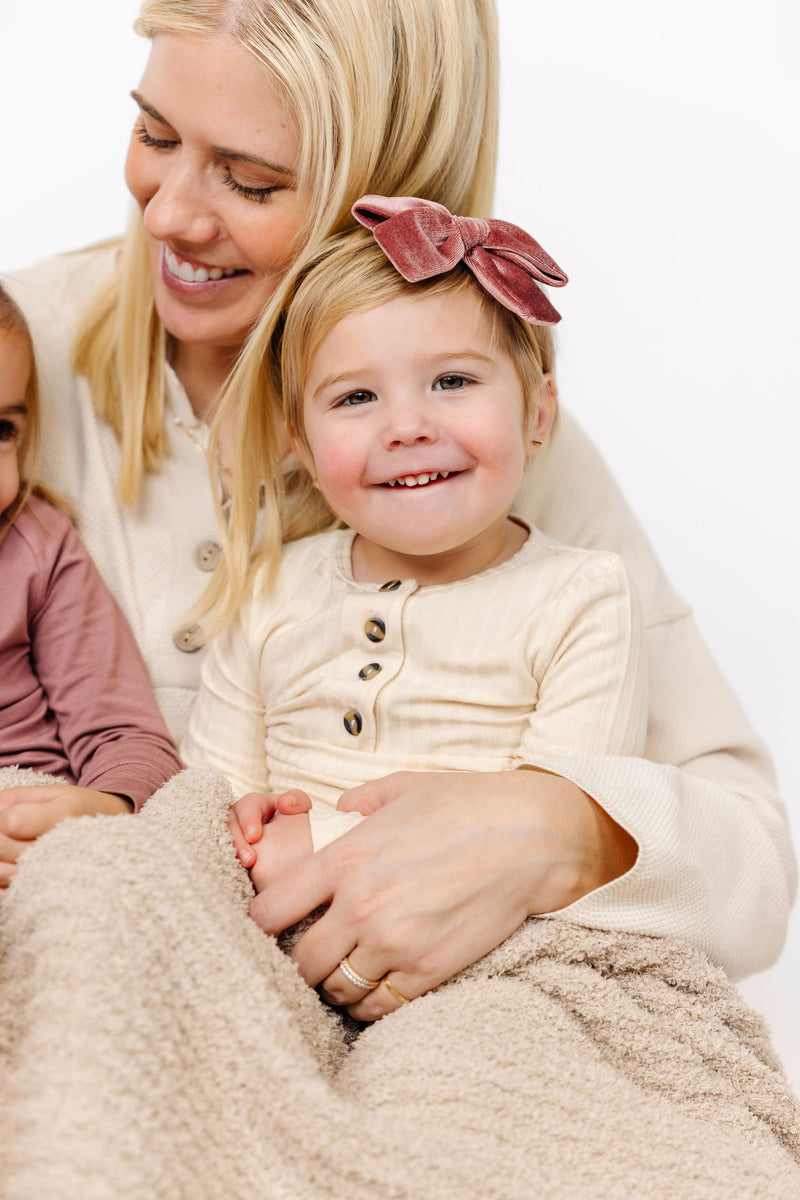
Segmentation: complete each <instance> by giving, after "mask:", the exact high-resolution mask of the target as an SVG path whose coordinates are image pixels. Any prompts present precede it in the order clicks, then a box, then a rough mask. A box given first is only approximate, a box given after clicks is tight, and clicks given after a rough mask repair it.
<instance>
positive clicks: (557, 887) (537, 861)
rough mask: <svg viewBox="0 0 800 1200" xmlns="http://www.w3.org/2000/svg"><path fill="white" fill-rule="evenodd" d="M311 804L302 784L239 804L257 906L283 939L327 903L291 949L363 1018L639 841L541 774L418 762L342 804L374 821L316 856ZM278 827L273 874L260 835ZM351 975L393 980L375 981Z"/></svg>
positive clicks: (303, 967) (587, 879)
mask: <svg viewBox="0 0 800 1200" xmlns="http://www.w3.org/2000/svg"><path fill="white" fill-rule="evenodd" d="M309 807H310V803H309V801H308V797H307V796H305V794H304V793H302V792H299V791H292V792H287V793H285V794H283V795H281V796H277V795H273V796H261V795H259V794H257V793H250V794H249V795H247V796H244V797H242V799H241V800H239V801H238V802H237V804H236V805H235V806H234V808H233V809H232V810H231V818H230V830H231V834H232V837H233V841H234V845H235V848H236V850H237V853H238V854H239V857H240V860H241V861H242V862H243V864H244V865H245V866H247V867H249V868H252V869H254V870H255V876H254V885H255V887H256V891H257V895H256V897H255V899H254V900H253V901H252V902H251V905H250V915H251V916H252V917H253V919H254V920H255V921H256V923H257V924H258V925H259V926H260V928H261V929H263V930H264V931H265V932H266V933H269V934H273V935H276V936H277V935H278V934H279V933H280V932H282V930H284V929H286V928H288V927H289V926H291V925H293V924H295V923H296V922H297V921H300V920H301V919H302V918H303V917H306V916H307V915H308V914H309V913H311V912H313V911H314V910H315V909H317V908H319V907H320V906H323V905H328V907H327V909H326V911H325V912H324V913H323V915H322V916H321V917H320V918H319V920H317V921H316V922H315V924H314V925H312V926H311V928H309V929H308V930H307V931H306V932H305V933H304V934H303V935H302V937H301V938H300V940H299V941H298V942H297V943H296V945H295V946H294V948H293V950H292V951H291V957H292V958H293V959H294V961H295V962H296V964H297V967H298V969H299V971H300V974H301V975H302V976H303V978H304V979H305V980H306V982H307V983H308V984H309V985H310V986H311V987H317V988H319V990H320V992H321V994H322V995H323V997H324V998H325V999H326V1000H328V1001H329V1003H331V1004H334V1005H338V1006H342V1007H345V1008H347V1010H348V1011H349V1012H350V1013H351V1014H352V1016H354V1017H356V1018H358V1019H359V1020H363V1021H373V1020H376V1019H377V1018H379V1017H382V1016H384V1015H385V1014H386V1013H388V1012H391V1011H393V1010H394V1009H396V1008H398V1007H400V1006H401V1005H402V1003H403V1000H402V998H407V999H409V1000H413V999H414V998H416V997H418V996H421V995H422V994H423V993H425V992H427V991H430V989H431V988H434V987H436V986H437V985H438V984H440V983H443V982H444V981H445V980H447V979H450V978H451V977H452V976H453V975H455V974H456V973H457V972H458V971H460V970H462V969H463V968H464V967H466V966H468V965H469V964H470V963H472V962H475V961H477V959H479V958H481V957H482V956H483V955H484V954H486V953H488V952H489V951H490V950H493V949H494V948H495V947H496V946H498V945H499V944H500V943H501V942H502V941H504V940H505V938H507V937H508V936H509V935H510V934H511V933H513V932H514V930H515V929H517V928H518V927H519V926H520V925H521V924H522V922H523V921H524V920H525V919H526V917H528V916H530V915H532V914H541V913H550V912H554V911H556V910H558V909H561V908H564V907H565V906H566V905H568V904H570V903H572V902H573V901H574V900H577V899H578V898H579V897H580V896H583V895H585V894H586V893H587V892H589V891H591V890H593V889H594V888H596V887H600V886H602V885H603V884H604V883H607V882H609V881H610V880H611V879H614V878H616V877H617V876H618V875H621V874H623V873H624V872H625V871H627V870H628V869H629V868H630V867H631V866H632V865H633V862H634V861H635V857H636V843H635V842H634V841H633V839H632V838H631V837H630V836H629V835H628V834H627V833H625V831H624V830H622V829H621V828H620V826H618V825H617V824H616V823H615V822H614V821H613V820H612V819H611V818H610V817H609V816H608V814H607V813H605V812H604V810H603V809H601V808H600V807H599V805H597V804H596V803H595V802H594V801H593V800H592V799H591V798H590V797H588V796H587V795H586V794H585V793H584V792H582V791H581V790H580V789H579V788H578V787H577V786H576V785H575V784H572V783H570V782H569V781H568V780H565V779H562V778H560V777H559V776H556V775H550V774H548V773H545V772H541V771H535V770H518V771H505V772H493V773H483V774H480V773H476V774H472V773H457V772H441V773H439V772H414V771H406V772H399V773H396V774H394V775H389V776H386V777H385V778H383V779H379V780H375V781H373V782H370V783H366V784H362V785H361V786H360V787H356V788H353V789H351V790H350V791H349V792H346V793H344V795H343V796H342V798H341V800H340V802H339V805H338V807H339V809H340V810H342V811H345V812H361V813H365V814H369V815H368V817H367V819H366V820H364V821H362V822H361V823H360V824H359V825H358V826H357V827H356V828H355V829H352V830H350V831H349V832H347V833H345V834H344V835H343V836H342V837H340V838H339V839H338V840H337V841H335V842H332V843H331V844H330V845H328V846H326V847H325V848H324V849H322V850H320V851H318V852H317V853H316V854H314V853H312V847H311V833H310V827H309V822H308V819H307V817H306V818H305V819H303V816H304V814H305V813H307V812H308V809H309ZM270 826H274V828H270V829H269V833H270V837H271V836H272V835H273V834H274V835H275V837H276V840H275V842H274V845H273V847H272V849H270V850H269V852H268V854H267V855H266V856H265V857H264V859H263V863H264V866H265V870H264V873H263V875H262V873H261V871H260V867H261V865H262V863H261V861H260V860H261V848H260V847H257V843H259V842H260V841H261V839H262V836H263V832H264V829H265V827H270ZM264 876H267V877H266V878H265V877H264ZM343 959H347V965H348V966H349V968H350V969H351V978H347V977H346V976H345V974H344V972H343V971H342V970H341V969H340V966H339V964H340V963H341V962H342V960H343ZM352 974H355V975H356V976H362V977H363V978H364V980H365V981H369V982H373V983H377V981H379V980H380V981H385V980H388V983H389V985H390V986H388V987H387V986H380V985H379V986H375V987H373V988H371V989H369V990H365V988H363V987H359V986H357V984H356V983H354V982H353V981H352Z"/></svg>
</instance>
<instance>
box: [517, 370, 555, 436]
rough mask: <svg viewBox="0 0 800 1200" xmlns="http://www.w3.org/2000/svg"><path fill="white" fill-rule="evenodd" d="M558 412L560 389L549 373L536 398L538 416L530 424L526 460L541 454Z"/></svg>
mask: <svg viewBox="0 0 800 1200" xmlns="http://www.w3.org/2000/svg"><path fill="white" fill-rule="evenodd" d="M557 410H558V388H557V387H556V380H555V376H554V375H553V374H552V373H551V372H549V371H548V373H547V374H546V375H545V376H544V379H543V380H542V386H541V387H540V388H539V395H538V396H537V397H536V415H535V417H533V418H532V419H531V420H530V421H529V423H528V428H527V431H526V433H527V438H526V446H525V457H526V458H534V457H535V456H536V455H537V454H538V453H539V449H540V447H541V445H542V443H543V442H545V441H547V436H548V434H549V433H550V430H551V429H552V427H553V421H554V420H555V419H556V412H557Z"/></svg>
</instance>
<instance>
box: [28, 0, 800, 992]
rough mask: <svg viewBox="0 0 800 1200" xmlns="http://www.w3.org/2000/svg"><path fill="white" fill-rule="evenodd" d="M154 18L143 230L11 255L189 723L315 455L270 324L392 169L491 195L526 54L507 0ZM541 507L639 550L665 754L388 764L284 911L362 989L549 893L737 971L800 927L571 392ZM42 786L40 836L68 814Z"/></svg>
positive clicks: (339, 987)
mask: <svg viewBox="0 0 800 1200" xmlns="http://www.w3.org/2000/svg"><path fill="white" fill-rule="evenodd" d="M137 27H138V29H139V32H141V33H142V34H144V35H145V36H147V37H149V38H151V39H152V50H151V54H150V58H149V61H148V64H147V66H146V69H145V71H144V75H143V77H142V79H141V81H140V82H139V84H138V86H137V87H136V89H135V93H134V99H135V102H136V105H137V114H138V115H137V117H136V122H135V127H134V130H133V134H132V137H131V148H130V152H129V156H128V163H127V180H128V184H129V187H130V189H131V192H132V194H133V196H134V198H135V200H136V202H137V205H138V209H139V212H138V214H137V216H136V217H135V219H134V221H133V224H132V226H131V229H130V230H129V232H128V234H127V236H126V238H125V239H124V241H123V242H121V243H120V244H118V245H117V244H115V245H113V246H105V247H100V248H97V249H95V250H92V251H89V252H84V253H81V254H78V255H72V256H67V257H64V258H60V259H58V260H55V261H54V262H51V263H48V264H45V265H44V266H42V267H40V268H35V269H34V270H32V271H30V272H27V273H22V274H20V275H19V276H18V277H16V278H14V279H11V280H9V281H8V282H9V287H10V289H11V290H12V291H13V293H14V294H15V296H16V298H17V301H18V303H19V304H20V306H21V307H22V308H23V310H24V311H25V312H26V315H27V317H28V320H29V322H30V325H31V328H32V332H33V337H34V342H35V344H36V347H37V356H38V368H39V373H40V379H41V385H42V395H43V404H44V409H45V414H46V420H45V447H44V479H45V482H47V483H49V484H50V485H52V486H54V487H55V488H56V489H57V490H59V491H60V492H62V493H64V494H65V495H66V496H67V497H68V498H69V500H70V501H71V502H72V503H73V505H74V507H75V510H76V513H77V516H78V520H79V527H80V531H81V533H82V534H83V537H84V539H85V540H86V542H87V544H88V546H89V548H90V550H91V552H92V554H93V555H94V557H95V559H96V561H97V563H98V565H99V567H100V570H101V572H102V574H103V575H104V577H105V579H106V581H107V582H108V584H109V586H110V587H111V589H112V591H113V592H114V593H115V594H116V596H117V598H118V600H119V601H120V603H121V605H122V607H123V610H124V611H125V613H126V615H127V616H128V619H129V621H130V623H131V625H132V627H133V630H134V633H135V635H136V637H137V640H138V642H139V645H140V647H141V649H142V652H143V655H144V658H145V661H146V663H147V665H148V667H149V670H150V674H151V677H152V680H153V683H154V687H155V690H156V693H157V696H158V698H159V702H160V704H161V707H162V711H163V712H164V714H165V716H166V718H167V721H168V724H169V725H170V728H171V731H172V732H173V734H174V735H175V736H177V737H180V735H181V733H182V732H183V728H184V726H185V723H186V720H187V717H188V712H189V709H190V707H191V703H192V700H193V697H194V694H195V690H196V687H197V682H198V676H199V665H200V659H201V658H202V654H203V651H202V650H201V649H198V647H199V646H200V645H201V642H202V638H203V631H202V628H201V627H200V623H199V619H198V614H201V615H202V614H206V613H210V612H211V611H212V608H213V612H214V615H215V618H216V624H217V625H220V624H223V623H224V622H225V620H227V619H228V618H229V617H230V616H231V614H232V613H233V612H234V611H235V609H236V607H237V605H238V603H239V600H240V598H241V596H242V595H243V594H244V590H245V587H246V585H247V582H248V576H249V573H250V571H251V570H252V569H255V568H257V567H258V565H259V562H260V561H261V560H262V559H263V557H264V555H265V554H267V553H268V552H270V539H272V542H273V543H274V539H275V538H276V537H277V530H276V529H275V528H274V527H270V524H269V522H265V523H264V527H263V528H262V527H261V526H260V524H259V512H260V503H259V500H260V497H261V496H262V495H264V494H265V492H269V491H270V489H272V488H275V487H277V488H278V493H279V496H280V480H281V473H282V471H283V470H284V455H285V451H286V443H285V439H284V436H283V432H282V430H281V428H280V426H279V424H278V422H277V418H276V416H275V414H276V413H277V411H278V409H277V405H276V404H275V403H274V400H275V397H274V384H273V381H272V380H271V378H270V369H271V365H272V364H271V360H270V356H269V346H270V343H271V338H272V335H273V330H274V326H275V322H276V320H277V314H278V313H279V310H280V307H281V304H282V302H283V299H284V296H285V294H286V292H287V289H288V287H289V286H290V285H291V276H292V275H293V273H294V271H295V270H297V269H299V268H301V267H302V265H303V262H304V259H305V256H306V255H307V254H309V253H313V250H314V247H315V245H317V244H318V243H319V241H320V240H321V239H322V237H324V236H326V235H328V234H330V233H331V232H335V231H337V230H339V229H340V228H344V227H345V226H346V224H347V223H348V221H349V219H350V218H349V216H348V214H349V209H350V206H351V205H352V203H353V202H354V201H355V200H356V199H357V198H358V197H359V196H360V195H362V194H364V193H367V192H373V193H374V192H379V193H383V194H388V195H391V194H398V193H399V194H411V195H417V196H422V197H425V198H428V199H432V200H436V201H439V202H441V203H443V204H445V205H446V206H447V207H448V208H450V209H451V210H452V211H455V212H458V213H462V214H477V213H481V212H487V211H489V209H490V193H491V184H492V176H493V169H494V147H495V140H496V139H495V126H496V71H497V60H496V45H495V31H494V17H493V12H492V5H491V3H490V2H489V0H385V2H383V3H376V2H375V0H314V2H313V3H311V2H310V0H294V2H291V3H290V2H289V0H275V2H274V3H267V2H266V0H249V2H244V3H242V2H239V3H233V2H226V0H219V2H218V3H213V2H208V0H206V2H204V3H200V2H199V0H198V2H195V3H192V2H189V0H183V2H182V0H159V2H156V0H146V2H145V4H144V5H143V7H142V10H141V15H140V18H139V21H138V25H137ZM388 81H391V86H389V83H388ZM213 422H215V436H214V437H213V439H211V461H212V477H213V480H214V483H213V486H209V475H208V471H207V466H206V456H205V451H206V448H207V443H208V441H209V425H210V423H213ZM223 505H224V506H225V508H226V513H225V521H224V523H223V524H222V525H220V524H219V522H218V512H217V506H223ZM517 508H518V510H519V511H521V512H522V513H523V514H524V515H525V517H526V518H528V519H530V520H531V521H532V522H534V523H535V524H537V525H538V526H540V527H541V528H543V529H544V531H545V532H546V533H548V534H550V535H551V536H554V537H556V538H558V539H560V540H563V541H566V542H569V543H574V544H577V545H580V546H584V547H588V548H591V547H602V548H606V549H610V550H615V551H617V552H619V553H620V554H621V555H622V556H623V558H624V559H625V560H626V563H627V566H628V569H629V571H630V573H631V575H632V576H633V578H634V581H635V583H636V585H637V588H638V590H639V593H640V595H641V598H642V602H643V607H644V612H645V617H646V621H647V626H648V638H649V643H648V645H649V673H650V679H651V685H652V700H651V712H650V716H649V737H648V742H647V747H646V755H647V758H646V759H641V760H639V759H617V758H610V759H609V758H601V759H593V758H586V759H582V758H573V759H569V760H545V761H541V762H536V763H531V764H530V765H531V767H532V768H533V769H531V770H527V771H525V770H522V771H515V772H508V773H498V774H492V775H470V774H465V775H463V776H452V777H442V776H439V775H436V774H417V773H409V774H403V775H399V776H391V777H389V778H388V779H387V780H383V781H379V782H377V783H372V784H369V785H368V787H369V788H370V789H377V790H378V791H379V792H380V796H381V799H385V798H391V799H392V803H391V804H390V805H387V806H386V807H385V808H384V809H383V811H382V812H381V813H379V814H377V815H376V817H375V819H374V820H371V821H368V822H364V823H363V824H362V825H361V826H359V828H358V829H356V830H354V831H352V833H350V834H348V835H346V836H345V837H343V838H342V839H340V841H339V842H338V843H337V844H336V845H333V846H331V847H329V848H327V849H326V850H324V851H322V852H320V853H319V854H318V855H316V856H315V857H314V859H313V860H312V861H311V863H310V865H309V866H308V867H305V868H303V869H302V870H300V871H298V872H297V873H296V874H294V875H291V876H285V877H284V878H282V879H281V881H280V888H274V889H270V888H268V889H266V890H265V891H264V892H263V893H262V894H261V896H260V897H259V901H258V904H257V906H256V908H255V910H254V915H255V916H256V919H257V920H258V921H259V923H260V924H261V925H262V927H263V928H264V929H266V930H267V931H269V932H277V931H278V930H279V929H281V928H283V927H285V926H287V925H288V924H290V923H291V922H293V921H295V920H296V919H298V918H299V917H301V916H303V915H304V914H306V913H308V912H309V911H310V910H311V909H313V908H314V907H316V906H317V905H318V904H319V903H322V902H324V901H326V900H329V901H332V903H331V905H330V908H329V910H328V912H327V913H326V915H325V917H324V918H323V919H322V920H321V921H319V922H318V924H317V925H316V927H315V928H314V929H313V930H311V931H310V932H309V933H307V934H306V936H305V937H304V938H303V939H302V941H301V942H300V943H299V945H298V946H297V947H296V949H295V952H294V954H295V958H296V961H297V963H298V965H299V967H300V970H301V972H302V973H303V975H304V976H305V978H306V979H307V980H308V982H309V983H311V984H319V983H321V984H323V986H324V988H325V990H326V992H327V994H328V995H329V996H331V997H332V998H335V999H336V1000H337V1001H338V1002H339V1003H341V1004H345V1005H352V1006H356V1005H357V1004H358V1003H359V1001H360V999H361V996H362V995H363V992H362V991H361V990H360V989H358V988H356V987H355V986H353V985H352V984H351V983H349V982H348V980H346V979H345V978H344V977H343V976H342V973H341V971H340V970H339V967H338V964H339V961H340V960H342V959H343V958H344V957H349V958H350V960H351V961H352V962H354V963H355V967H356V969H357V971H358V972H360V973H361V974H362V975H368V976H369V977H370V978H376V977H377V976H376V975H375V972H377V971H380V972H381V973H384V974H385V973H387V972H388V971H391V972H392V978H393V979H396V980H397V987H398V990H399V991H402V992H403V993H404V995H405V996H406V997H408V998H412V999H413V998H414V997H417V996H420V995H421V994H423V993H424V992H426V991H427V990H429V989H430V988H432V987H434V986H435V985H436V984H437V983H439V982H441V981H442V980H444V979H447V978H449V977H450V976H452V975H453V974H455V973H456V972H457V971H458V970H459V969H460V968H462V967H464V966H465V965H467V964H468V963H470V962H472V961H474V960H475V959H476V958H478V957H479V956H480V955H481V954H483V953H484V952H485V951H486V950H488V949H490V948H492V947H494V946H496V945H498V944H499V943H500V942H501V941H502V940H503V938H505V937H506V936H507V935H508V934H509V933H510V932H511V931H512V930H514V929H515V928H516V927H517V926H518V925H519V924H520V923H521V922H522V921H523V920H524V918H525V917H526V916H527V915H528V914H531V913H551V912H555V911H558V912H562V913H566V914H567V915H568V916H570V917H571V918H572V919H574V920H576V921H579V922H582V923H585V924H589V925H598V926H600V927H603V928H612V929H613V928H617V927H622V928H630V927H631V925H632V924H633V925H635V927H636V929H637V930H640V931H643V932H649V933H658V934H671V935H674V936H680V937H684V938H687V939H689V940H690V941H692V942H693V943H694V944H695V945H697V946H699V947H701V948H702V949H704V950H706V951H707V952H708V953H709V954H710V956H711V957H712V958H713V959H714V961H715V962H717V963H719V964H721V965H722V966H724V967H725V969H726V970H727V971H729V972H730V973H731V974H733V975H742V974H745V973H747V972H748V971H754V970H757V969H759V968H761V967H763V966H766V965H767V964H768V963H769V962H771V961H772V960H773V959H774V958H775V957H776V955H777V954H778V952H779V950H780V947H781V945H782V941H783V937H784V933H785V927H786V919H787V914H788V908H789V904H790V901H791V898H792V895H793V890H794V864H793V859H792V854H791V849H790V848H789V844H788V833H787V826H786V819H785V814H784V812H783V809H782V806H781V804H780V802H779V800H778V798H777V796H776V794H775V791H774V783H773V779H772V773H771V766H770V763H769V760H768V758H767V756H766V754H765V752H764V750H763V748H762V747H761V745H760V744H759V743H758V741H757V740H756V739H755V737H754V735H753V733H752V731H751V730H750V728H749V727H748V725H747V723H746V721H745V719H744V717H743V716H742V714H741V712H740V710H739V707H738V705H737V704H736V701H735V699H734V698H733V697H732V696H731V695H730V693H729V692H728V690H727V688H726V686H725V684H724V682H723V681H722V680H721V678H720V676H719V674H718V672H717V671H716V668H715V667H714V665H713V664H712V663H711V662H710V660H709V657H708V655H707V653H706V651H705V649H704V647H703V645H702V644H701V642H700V641H699V639H698V636H697V634H696V632H695V629H694V626H693V624H692V620H691V617H690V615H689V611H688V609H687V608H686V607H685V605H684V604H683V603H682V602H681V601H680V600H679V599H678V598H677V597H676V596H675V594H674V593H673V592H672V590H671V588H670V586H669V584H668V583H667V581H666V580H665V579H664V577H663V575H662V573H661V571H660V569H659V567H658V564H657V562H656V560H655V558H654V556H653V554H652V551H651V549H650V547H649V546H648V544H647V542H646V540H645V539H644V537H643V535H642V534H641V532H640V530H639V529H638V526H637V525H636V523H635V521H634V519H633V518H632V516H631V514H630V513H629V512H628V510H627V508H626V506H625V504H624V501H623V500H622V498H621V496H620V495H619V492H618V491H617V489H616V487H615V485H614V482H613V480H612V479H611V478H610V476H609V474H608V472H607V471H606V469H605V467H604V466H603V464H602V462H601V461H600V460H599V458H598V457H597V455H596V453H595V451H594V450H593V448H592V447H591V446H590V445H589V444H588V442H587V441H586V439H585V438H584V437H583V435H582V434H581V433H580V431H579V430H578V429H577V428H576V427H575V425H574V424H573V423H571V422H570V421H569V419H568V418H565V419H564V420H563V422H562V427H561V429H560V431H559V436H558V438H557V439H555V440H554V443H553V445H552V447H551V448H549V449H548V451H547V453H546V454H545V455H542V456H541V458H540V468H539V470H538V471H537V473H536V475H535V477H532V480H531V484H530V487H528V488H526V490H525V492H524V494H522V495H521V496H520V497H519V498H518V505H517ZM318 516H319V514H315V513H314V512H310V513H309V512H307V511H303V512H299V513H297V514H294V515H293V521H294V524H291V523H290V527H289V528H290V532H292V533H296V532H302V531H304V530H306V529H307V528H309V527H312V526H313V524H314V522H315V520H316V519H317V518H318ZM220 529H222V530H224V531H225V532H224V533H221V532H220ZM253 547H255V553H253V554H251V550H252V548H253ZM272 548H273V549H274V545H273V547H272ZM209 580H210V581H211V586H210V589H209V591H208V592H207V593H206V598H205V601H204V602H203V603H201V604H200V605H199V607H197V602H198V601H199V599H200V596H201V593H203V591H204V585H205V583H206V582H207V581H209ZM192 606H195V608H194V613H195V615H194V616H192V618H191V619H189V620H187V619H186V617H185V613H186V612H187V610H189V609H191V608H192ZM489 803H491V806H492V813H493V818H492V822H491V828H490V829H488V828H487V821H486V813H487V805H488V804H489ZM38 807H39V809H41V813H40V820H41V823H40V824H39V825H38V826H37V827H36V828H33V827H32V828H30V829H28V830H27V835H28V839H30V838H33V837H35V836H37V834H38V833H39V832H42V831H43V830H44V829H45V828H47V827H48V814H47V805H45V804H42V805H39V806H38ZM421 912H422V914H423V915H420V914H421ZM632 914H635V915H632ZM382 991H385V989H382ZM396 1004H397V1002H396V1001H393V1000H392V997H391V995H389V994H388V993H387V995H386V997H385V1000H384V1011H388V1010H389V1009H390V1008H392V1007H396ZM371 1015H373V1016H374V1015H378V1014H376V1013H374V1012H373V1013H372V1014H371Z"/></svg>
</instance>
